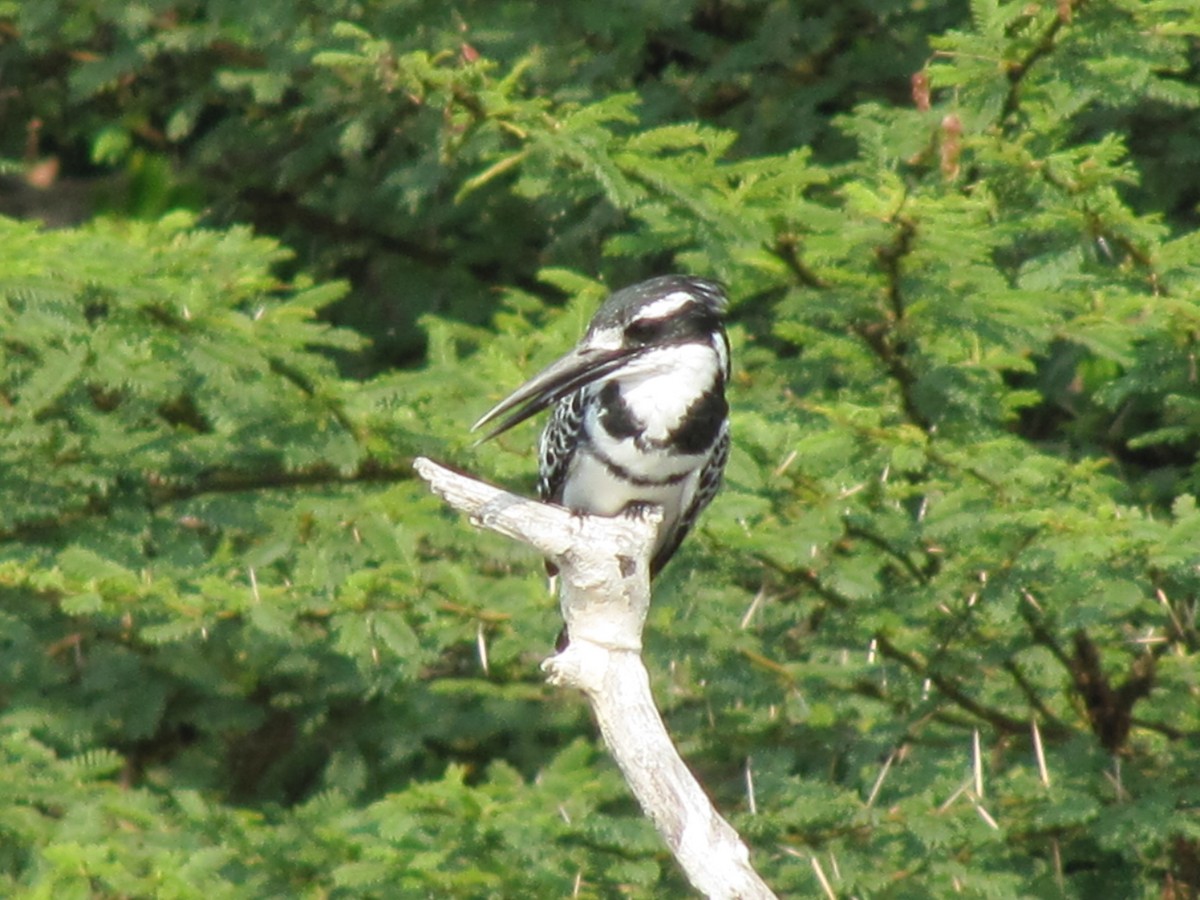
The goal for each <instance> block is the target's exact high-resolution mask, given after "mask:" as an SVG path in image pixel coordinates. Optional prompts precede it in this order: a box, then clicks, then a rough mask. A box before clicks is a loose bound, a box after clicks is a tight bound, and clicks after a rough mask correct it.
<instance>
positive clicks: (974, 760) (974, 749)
mask: <svg viewBox="0 0 1200 900" xmlns="http://www.w3.org/2000/svg"><path fill="white" fill-rule="evenodd" d="M971 767H972V768H973V769H974V771H975V796H976V797H978V798H979V799H980V800H982V799H983V751H982V750H981V749H980V746H979V729H978V728H976V729H975V731H974V732H973V733H972V735H971Z"/></svg>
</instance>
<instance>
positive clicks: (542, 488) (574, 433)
mask: <svg viewBox="0 0 1200 900" xmlns="http://www.w3.org/2000/svg"><path fill="white" fill-rule="evenodd" d="M583 404H584V389H583V388H580V389H579V390H577V391H575V392H574V393H572V394H570V395H569V396H566V397H564V398H563V399H562V400H560V401H559V402H558V405H557V406H555V407H554V413H553V414H552V415H551V416H550V421H549V422H547V423H546V427H545V428H544V429H543V430H542V436H541V439H540V440H539V441H538V496H539V497H540V498H541V499H542V500H543V501H545V502H548V503H561V502H562V496H563V488H564V487H565V486H566V483H567V473H568V472H569V471H570V469H571V460H572V459H573V458H574V456H575V451H576V449H577V448H578V447H579V432H580V429H582V428H583Z"/></svg>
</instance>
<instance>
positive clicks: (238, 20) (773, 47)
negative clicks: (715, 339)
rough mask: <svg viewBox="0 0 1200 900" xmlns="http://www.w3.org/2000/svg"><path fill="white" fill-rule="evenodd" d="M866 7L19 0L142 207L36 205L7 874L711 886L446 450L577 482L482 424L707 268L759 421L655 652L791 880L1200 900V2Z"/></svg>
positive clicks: (55, 128)
mask: <svg viewBox="0 0 1200 900" xmlns="http://www.w3.org/2000/svg"><path fill="white" fill-rule="evenodd" d="M832 6H833V7H834V8H830V7H831V5H829V4H819V5H818V4H812V9H809V8H808V7H809V5H808V4H768V3H753V4H749V3H748V4H708V3H706V4H692V3H687V2H679V3H668V4H657V5H654V4H646V5H644V6H638V7H628V8H622V9H621V10H620V11H613V10H610V9H607V8H606V9H605V10H603V11H600V9H599V8H598V7H594V6H588V5H586V4H567V5H565V6H555V7H552V8H551V7H546V6H544V5H541V6H537V7H534V6H533V5H532V4H525V3H520V2H505V3H494V4H480V5H479V8H475V7H474V6H472V5H470V4H468V6H467V7H464V8H462V9H461V10H459V11H458V12H455V13H450V12H447V11H445V9H444V8H443V7H442V6H439V5H435V4H430V5H428V6H425V5H421V4H373V5H368V7H369V8H364V7H362V5H360V4H349V3H336V4H333V5H332V6H331V5H329V4H325V5H323V6H321V7H320V8H316V7H311V8H310V7H309V6H308V5H305V4H273V5H270V6H268V7H262V6H254V7H249V6H248V7H247V8H245V9H234V8H231V7H229V6H228V5H227V4H218V3H215V2H198V3H195V4H191V5H188V6H186V7H177V6H169V5H156V4H151V5H149V6H146V5H143V6H141V7H137V8H129V7H128V5H127V4H109V3H100V2H93V3H87V4H58V3H41V4H15V3H10V4H4V3H2V2H0V41H2V43H0V64H3V65H4V67H5V72H6V73H8V72H10V71H13V72H17V73H25V74H18V75H17V76H16V80H15V81H14V82H13V84H14V85H16V87H14V88H13V89H12V90H11V92H10V99H9V100H7V101H6V102H8V103H10V104H12V109H14V110H15V111H16V115H17V116H24V117H27V118H32V117H35V116H36V117H37V118H38V119H39V120H40V121H41V122H42V125H41V129H40V131H39V135H40V137H39V140H41V141H43V144H42V148H43V149H45V150H46V151H47V152H56V153H57V154H58V155H59V156H60V157H61V159H62V160H63V161H64V163H65V164H66V165H67V166H68V168H70V165H71V160H72V158H73V154H74V157H75V158H77V159H83V160H88V161H89V162H88V163H87V164H88V165H107V166H111V167H114V168H115V169H117V170H119V171H120V172H122V173H123V177H124V178H125V179H126V181H125V182H124V184H125V190H126V191H127V193H126V194H125V195H124V196H123V198H122V196H121V195H120V194H119V192H118V195H117V196H116V198H115V199H114V198H113V197H112V196H110V198H109V200H108V201H107V206H106V207H105V208H106V209H107V210H108V211H109V213H110V216H109V217H108V218H95V219H93V220H90V221H88V222H87V223H86V224H84V225H82V226H81V227H78V228H74V229H67V230H58V231H52V230H39V229H38V228H36V227H34V226H33V225H29V224H25V223H20V222H16V221H13V220H8V219H0V232H2V234H0V354H2V357H3V366H0V417H3V424H4V427H3V429H2V431H0V620H2V623H3V627H0V747H2V748H3V749H2V751H0V775H3V777H2V778H0V785H2V787H0V793H2V794H3V798H2V802H0V893H3V894H5V895H6V896H9V895H11V896H75V895H80V896H84V895H86V896H101V897H110V896H113V897H115V896H151V895H155V896H158V895H161V896H199V895H201V894H204V895H208V896H338V897H359V896H396V895H405V896H407V895H427V894H428V895H438V896H462V897H485V896H489V897H490V896H565V895H568V894H572V893H578V894H579V895H581V896H615V895H622V894H626V895H631V896H670V895H675V894H681V893H682V892H683V891H684V890H685V886H684V885H683V883H682V881H681V879H680V876H679V874H678V872H677V871H676V868H675V866H674V864H673V862H672V861H671V860H670V859H669V857H668V855H667V854H666V852H665V850H664V849H663V848H662V847H661V845H660V844H659V842H658V840H657V838H656V836H655V835H654V833H653V830H652V828H651V826H650V825H649V824H648V823H647V822H645V821H644V820H643V819H642V818H641V817H640V816H639V814H638V812H637V810H636V809H634V808H633V805H632V803H631V802H630V801H629V799H628V797H627V796H626V793H625V790H624V787H623V785H622V784H621V783H620V780H619V778H618V777H617V775H616V773H615V772H614V770H613V769H612V767H611V766H610V765H609V764H608V763H607V761H606V760H605V759H604V757H603V754H602V753H601V752H600V751H599V750H598V748H597V745H596V739H595V736H594V734H593V729H592V727H591V724H590V722H589V720H588V718H587V716H586V714H585V711H584V709H583V708H582V705H581V703H580V702H579V701H578V700H577V698H573V697H563V696H559V695H558V694H557V693H556V692H554V691H551V690H549V689H548V688H546V687H544V686H543V685H542V684H541V683H540V677H539V674H538V671H537V665H536V664H537V661H538V660H539V658H540V657H541V656H542V655H544V654H545V653H546V652H548V650H549V645H550V641H551V638H552V636H553V634H554V632H555V630H556V627H557V625H556V622H555V615H554V611H553V608H552V607H553V603H552V601H551V600H550V599H549V598H548V597H547V596H546V594H545V589H544V586H543V583H542V578H541V576H540V573H539V569H540V567H539V566H538V565H537V561H536V560H533V559H530V558H529V556H528V554H526V553H524V552H522V551H521V550H519V549H517V548H515V547H512V546H510V545H509V544H507V543H504V542H502V541H500V540H499V539H496V538H494V537H491V536H487V535H482V534H479V533H476V532H473V531H472V530H471V529H470V528H469V527H468V525H467V523H465V522H463V521H460V520H458V519H456V518H455V517H453V516H452V515H450V514H448V513H447V512H446V511H445V510H443V509H442V508H441V506H440V505H439V504H438V503H437V502H436V501H434V500H433V499H431V498H430V497H428V496H427V495H426V492H425V491H424V489H423V487H422V486H421V485H419V484H416V483H414V481H413V480H412V477H411V475H410V472H409V463H410V461H411V458H412V456H414V455H415V454H418V453H423V454H427V455H431V456H434V457H437V458H440V459H444V460H447V461H450V462H452V463H454V464H457V465H461V466H464V467H467V468H470V469H472V470H473V471H478V472H481V473H484V474H486V475H487V476H488V477H491V478H494V479H496V480H498V481H502V482H504V483H507V484H510V485H513V486H515V487H518V488H521V489H525V490H528V489H530V488H531V487H532V482H533V469H534V462H533V451H532V447H533V437H534V433H535V431H534V427H535V426H534V425H532V424H531V425H529V426H523V427H522V428H520V429H517V430H516V431H515V432H514V433H511V434H507V435H505V436H503V437H502V438H501V439H499V440H498V441H497V442H495V443H494V444H489V445H485V446H484V447H481V448H474V447H473V446H472V445H471V443H470V441H471V436H470V435H469V434H468V433H467V432H466V428H467V425H468V423H469V422H470V421H472V420H473V419H474V417H475V416H476V415H477V414H478V413H480V412H481V411H483V410H484V409H486V408H487V407H488V406H489V405H490V403H491V402H493V401H494V400H496V399H498V398H499V397H500V396H501V395H502V394H503V393H504V392H505V391H506V390H507V389H508V388H511V387H512V386H514V385H515V384H517V383H518V382H519V381H520V380H521V378H522V376H523V375H527V374H529V373H531V372H532V371H534V370H536V369H537V368H538V367H539V366H540V365H541V364H543V363H545V362H547V361H548V360H550V359H551V358H553V357H554V356H555V355H557V354H558V353H560V352H561V351H562V350H563V349H564V348H565V347H566V346H568V345H570V344H571V343H572V342H573V341H574V340H575V339H576V338H577V336H578V334H579V332H580V331H581V329H582V328H583V327H584V324H585V323H586V321H587V319H588V317H589V315H590V313H591V311H592V310H593V309H594V308H595V305H596V303H597V302H598V301H599V299H600V298H601V297H602V296H603V295H604V293H605V292H606V290H607V288H606V287H605V284H619V283H623V282H625V281H628V280H631V279H633V278H637V277H641V276H643V275H649V274H654V273H659V272H662V271H667V270H691V271H695V272H697V273H700V274H705V275H715V276H718V277H721V278H724V279H725V280H726V281H727V282H728V283H729V284H730V285H731V288H732V293H733V295H734V297H735V310H734V312H733V322H732V334H731V336H732V339H733V343H734V352H735V364H736V365H735V367H736V376H735V382H734V384H733V385H732V389H731V400H732V404H733V409H734V433H735V446H734V452H733V457H732V459H731V462H730V466H729V472H728V479H727V485H726V488H725V490H724V492H723V493H722V494H721V495H720V497H719V498H718V500H717V501H716V502H715V503H714V505H713V507H712V509H711V510H710V512H709V513H708V514H707V516H706V518H705V519H704V521H703V523H702V526H701V528H700V529H699V531H698V533H697V534H696V535H695V536H694V537H693V538H692V539H691V540H689V542H688V543H687V545H685V548H684V549H683V551H682V552H681V555H680V559H679V561H677V562H675V563H674V564H673V565H672V566H671V567H670V568H669V569H668V570H667V571H666V572H665V573H664V575H663V577H662V579H660V581H659V582H658V583H657V586H656V601H655V607H654V609H653V610H652V612H651V619H650V622H649V626H648V633H647V641H648V648H647V655H648V660H649V664H650V667H651V669H652V671H653V672H654V673H655V678H656V683H655V691H656V695H657V696H658V697H659V698H660V702H661V703H662V705H663V707H664V711H665V715H666V716H667V718H668V723H669V726H670V728H671V730H672V733H673V734H674V735H675V736H676V738H677V740H678V742H679V744H680V746H681V749H682V751H683V752H684V754H685V756H686V757H687V759H688V761H689V763H690V764H691V765H692V766H693V768H694V769H695V770H696V771H697V773H698V774H699V775H700V776H701V778H702V780H703V781H704V783H705V784H706V785H707V786H708V787H709V789H710V791H711V792H712V794H713V796H714V797H715V799H716V800H717V802H718V805H719V806H720V807H721V808H722V809H723V810H725V811H727V812H728V813H729V814H730V815H731V817H732V818H733V819H734V820H735V821H736V823H737V824H738V827H739V828H740V829H741V830H742V833H743V835H744V836H745V837H746V839H747V840H748V842H749V843H750V844H751V845H752V846H753V848H754V859H755V862H756V864H757V865H758V867H759V868H760V870H761V871H762V872H763V874H764V875H765V877H766V878H767V880H768V881H769V882H770V883H771V884H772V885H773V886H774V887H775V888H776V890H778V891H779V893H780V894H781V895H797V896H808V895H814V896H815V895H818V893H819V891H820V890H821V887H820V886H819V883H818V876H817V874H816V872H817V871H818V870H819V871H820V872H821V873H822V875H823V877H825V878H826V879H827V880H828V881H829V883H830V885H831V886H832V889H833V890H834V891H835V892H836V893H837V895H838V896H862V897H868V896H869V897H897V898H899V897H930V896H935V897H937V896H951V895H953V896H963V895H965V896H980V897H985V896H995V897H1012V896H1031V897H1034V896H1036V897H1043V896H1063V897H1092V896H1114V897H1115V896H1119V897H1147V898H1148V897H1173V898H1182V897H1190V896H1195V894H1196V892H1197V891H1200V876H1198V875H1197V871H1198V869H1200V863H1198V860H1200V831H1198V829H1197V825H1196V822H1197V812H1198V809H1200V790H1198V788H1197V786H1196V779H1195V774H1194V773H1195V772H1196V771H1198V770H1200V702H1198V701H1200V696H1198V695H1200V633H1198V631H1197V621H1196V610H1197V603H1198V597H1200V550H1198V549H1197V548H1198V546H1200V545H1198V544H1197V540H1196V534H1197V533H1198V532H1200V513H1198V512H1197V505H1196V500H1195V496H1196V494H1197V492H1198V491H1200V464H1198V462H1197V454H1198V452H1200V406H1198V404H1197V400H1196V397H1197V390H1196V382H1197V374H1196V362H1195V358H1196V353H1197V334H1200V305H1198V304H1197V302H1196V300H1195V298H1196V297H1197V296H1200V241H1198V239H1197V232H1196V231H1195V230H1194V228H1195V225H1196V214H1195V203H1196V198H1197V197H1200V189H1198V182H1197V180H1196V179H1197V175H1196V173H1197V172H1198V171H1200V167H1197V166H1196V164H1195V163H1196V152H1197V151H1196V149H1195V141H1194V140H1189V139H1188V137H1187V136H1188V135H1194V134H1196V133H1197V127H1198V125H1200V123H1198V122H1197V119H1196V109H1197V107H1198V105H1200V88H1198V87H1197V79H1196V72H1197V65H1198V59H1197V56H1196V49H1195V48H1196V47H1197V46H1198V42H1200V20H1198V19H1197V17H1196V13H1195V10H1194V9H1193V8H1192V6H1193V4H1190V3H1188V2H1186V0H1156V2H1153V3H1147V2H1141V0H1104V2H1089V3H1074V2H1062V3H1058V4H1042V5H1037V4H1033V5H1031V4H1028V3H1023V2H1022V3H1016V2H1014V3H1001V2H976V3H972V4H971V5H970V7H969V9H967V8H963V7H961V6H960V5H959V4H953V3H926V4H906V3H895V4H862V5H859V4H853V3H852V4H841V5H832ZM910 7H911V8H910ZM67 60H70V63H69V64H67V62H66V61H67ZM914 74H915V76H916V77H913V76H914ZM7 77H8V76H7V74H6V78H7ZM22 79H24V80H22ZM1150 135H1152V136H1150ZM6 140H8V141H9V142H8V143H5V144H4V146H3V149H2V150H0V153H2V154H3V155H5V156H7V157H9V158H10V159H16V158H18V157H20V156H22V154H23V153H24V152H25V151H24V149H23V148H24V144H23V143H22V139H21V136H19V135H18V136H16V137H11V138H8V139H6ZM805 144H808V145H811V146H809V147H804V146H803V145H805ZM81 148H82V149H81ZM9 168H11V167H9ZM77 168H78V171H77V172H75V174H76V175H78V174H80V173H82V171H83V166H82V164H80V165H79V166H78V167H77ZM138 173H141V176H140V177H141V181H138V180H137V179H136V178H135V177H134V176H135V175H138ZM131 185H141V188H140V190H141V193H140V194H138V193H137V190H139V189H135V187H131ZM135 194H137V196H136V197H135ZM138 198H140V199H138ZM181 200H182V201H183V202H185V203H188V204H193V205H198V204H200V203H201V202H203V204H204V213H203V214H202V215H201V214H185V213H179V212H176V213H171V214H168V215H165V216H163V215H159V213H160V212H161V211H162V209H164V208H167V207H170V206H173V205H175V204H177V203H179V202H180V201H181ZM234 220H245V221H249V222H251V223H253V225H254V226H255V229H256V231H251V230H250V229H249V228H247V227H244V226H233V227H230V226H228V222H230V221H234ZM256 232H257V233H258V234H262V233H264V232H265V233H271V234H274V235H276V237H275V238H267V237H261V236H255V233H256ZM280 239H282V240H283V241H284V243H286V245H288V246H291V247H292V248H293V251H292V252H294V253H295V254H296V256H293V255H292V252H288V251H285V250H283V249H282V248H283V246H284V243H281V242H280ZM302 272H309V273H315V274H307V275H306V274H299V273H302ZM334 274H338V275H342V276H345V277H346V278H347V279H348V283H347V284H343V283H342V282H339V281H336V280H330V278H329V277H327V276H331V275H334ZM368 338H370V339H373V340H374V341H375V346H374V349H372V348H369V347H368V345H367V339H368ZM373 354H374V355H373ZM396 354H400V355H402V356H403V358H405V359H406V360H408V361H411V362H413V365H412V366H410V367H408V368H407V369H405V370H403V371H395V370H391V371H389V370H386V369H381V367H380V362H381V360H384V359H387V358H389V357H390V356H394V355H396ZM750 785H752V788H751V787H750ZM748 789H750V790H753V800H754V803H753V810H752V804H751V802H750V799H749V798H748V797H747V791H748Z"/></svg>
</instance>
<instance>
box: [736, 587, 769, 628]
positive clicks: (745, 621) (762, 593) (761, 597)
mask: <svg viewBox="0 0 1200 900" xmlns="http://www.w3.org/2000/svg"><path fill="white" fill-rule="evenodd" d="M766 599H767V589H766V586H765V585H764V586H762V587H760V588H759V589H758V593H757V594H755V595H754V599H753V600H751V601H750V606H749V607H748V608H747V609H746V614H745V615H744V616H742V631H745V630H746V629H747V628H748V627H749V626H750V620H751V619H752V618H754V614H755V613H756V612H758V610H759V607H761V606H762V604H763V603H764V601H766Z"/></svg>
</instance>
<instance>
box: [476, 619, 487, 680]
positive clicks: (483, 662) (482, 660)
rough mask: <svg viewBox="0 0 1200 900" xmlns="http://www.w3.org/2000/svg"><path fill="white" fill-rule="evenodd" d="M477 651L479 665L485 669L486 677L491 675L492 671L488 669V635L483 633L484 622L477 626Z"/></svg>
mask: <svg viewBox="0 0 1200 900" xmlns="http://www.w3.org/2000/svg"><path fill="white" fill-rule="evenodd" d="M475 649H476V650H478V651H479V665H480V667H481V668H482V669H483V674H484V675H490V674H491V669H490V668H488V649H487V635H485V634H484V633H483V621H482V620H481V621H479V622H478V623H476V626H475Z"/></svg>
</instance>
